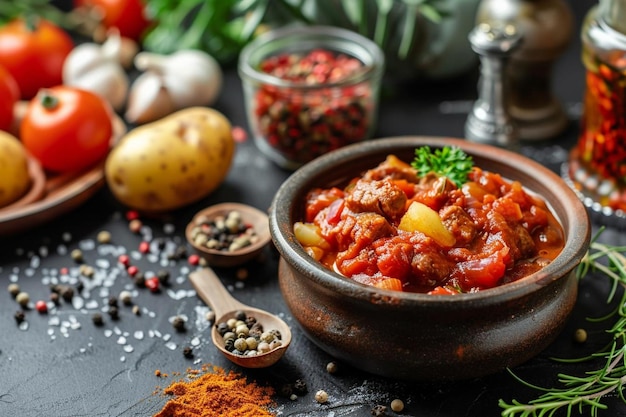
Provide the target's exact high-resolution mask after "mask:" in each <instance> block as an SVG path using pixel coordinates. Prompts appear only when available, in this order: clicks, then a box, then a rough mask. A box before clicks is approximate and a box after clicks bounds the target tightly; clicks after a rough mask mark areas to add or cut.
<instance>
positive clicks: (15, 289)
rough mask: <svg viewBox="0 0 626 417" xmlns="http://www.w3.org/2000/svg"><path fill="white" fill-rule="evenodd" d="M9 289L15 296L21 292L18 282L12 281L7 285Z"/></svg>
mask: <svg viewBox="0 0 626 417" xmlns="http://www.w3.org/2000/svg"><path fill="white" fill-rule="evenodd" d="M7 290H8V291H9V294H11V295H12V296H13V298H15V297H16V296H17V295H18V294H19V293H20V286H19V285H18V284H16V283H11V284H9V286H8V287H7Z"/></svg>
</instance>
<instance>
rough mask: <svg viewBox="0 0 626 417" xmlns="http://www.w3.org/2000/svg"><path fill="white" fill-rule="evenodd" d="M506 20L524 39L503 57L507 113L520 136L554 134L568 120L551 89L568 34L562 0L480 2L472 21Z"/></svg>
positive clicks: (568, 15) (569, 16) (570, 23)
mask: <svg viewBox="0 0 626 417" xmlns="http://www.w3.org/2000/svg"><path fill="white" fill-rule="evenodd" d="M481 23H489V24H492V25H495V24H500V25H507V24H512V25H515V27H517V29H518V30H519V31H520V32H522V33H523V34H524V43H523V44H522V46H521V47H520V48H518V49H517V50H516V51H515V52H514V53H513V54H512V55H511V58H510V60H509V65H508V67H507V72H508V74H507V77H508V80H509V81H508V83H509V99H508V106H509V109H508V111H509V113H510V115H511V117H512V118H513V120H514V121H515V124H516V126H517V130H518V136H519V139H520V140H525V141H528V140H546V139H551V138H555V137H557V136H558V135H559V134H560V133H562V132H563V131H564V130H565V129H566V128H567V126H568V124H569V119H568V117H567V114H566V113H565V110H564V109H563V106H562V105H561V103H560V102H559V100H558V99H557V97H556V96H555V94H554V93H553V91H552V68H553V66H554V63H555V62H556V61H557V59H559V57H560V56H561V55H562V54H563V52H565V49H566V48H567V46H568V45H569V44H570V42H571V41H572V39H573V35H574V17H573V12H572V10H571V8H570V6H569V4H568V1H567V0H481V1H480V3H479V6H478V10H477V12H476V24H481Z"/></svg>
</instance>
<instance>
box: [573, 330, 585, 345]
mask: <svg viewBox="0 0 626 417" xmlns="http://www.w3.org/2000/svg"><path fill="white" fill-rule="evenodd" d="M574 340H575V341H576V342H577V343H585V342H586V341H587V331H586V330H585V329H576V331H575V332H574Z"/></svg>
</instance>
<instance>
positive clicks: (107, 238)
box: [96, 230, 111, 243]
mask: <svg viewBox="0 0 626 417" xmlns="http://www.w3.org/2000/svg"><path fill="white" fill-rule="evenodd" d="M96 239H97V240H98V242H99V243H110V242H111V233H110V232H108V231H106V230H102V231H101V232H99V233H98V236H97V238H96Z"/></svg>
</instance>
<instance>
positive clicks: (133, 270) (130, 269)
mask: <svg viewBox="0 0 626 417" xmlns="http://www.w3.org/2000/svg"><path fill="white" fill-rule="evenodd" d="M126 272H127V273H128V275H129V276H131V277H134V276H135V275H137V272H139V268H137V267H136V266H135V265H131V266H129V267H128V268H126Z"/></svg>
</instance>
